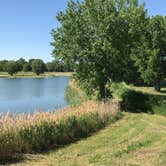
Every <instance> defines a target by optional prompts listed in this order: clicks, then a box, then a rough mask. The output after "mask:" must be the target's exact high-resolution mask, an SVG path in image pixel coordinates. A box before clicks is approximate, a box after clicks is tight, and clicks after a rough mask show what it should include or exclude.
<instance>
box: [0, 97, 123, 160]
mask: <svg viewBox="0 0 166 166" xmlns="http://www.w3.org/2000/svg"><path fill="white" fill-rule="evenodd" d="M119 117H120V116H119V104H118V101H117V100H112V101H108V102H106V103H104V102H96V101H86V102H84V103H82V104H81V105H80V106H78V107H74V108H72V107H67V108H65V109H63V110H59V111H56V112H35V113H34V114H28V115H25V114H21V115H20V114H19V115H11V114H10V113H7V114H6V115H1V116H0V160H1V161H4V160H8V159H11V158H13V157H15V156H17V155H18V154H19V155H20V154H24V153H35V152H42V151H46V150H49V149H52V148H59V147H61V146H64V145H66V144H69V143H71V142H74V141H77V140H79V139H80V138H82V137H87V136H88V135H90V134H92V133H94V132H96V131H97V130H99V129H101V128H103V127H104V126H105V125H106V124H107V123H109V122H111V121H114V120H116V119H118V118H119Z"/></svg>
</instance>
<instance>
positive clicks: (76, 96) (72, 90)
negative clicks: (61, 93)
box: [65, 81, 89, 107]
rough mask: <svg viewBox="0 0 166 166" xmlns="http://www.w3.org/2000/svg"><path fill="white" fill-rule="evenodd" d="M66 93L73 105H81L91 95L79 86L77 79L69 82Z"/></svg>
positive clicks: (70, 103)
mask: <svg viewBox="0 0 166 166" xmlns="http://www.w3.org/2000/svg"><path fill="white" fill-rule="evenodd" d="M65 93H66V99H67V101H68V102H69V105H70V106H72V107H76V106H79V105H81V104H82V103H83V102H85V101H87V100H88V99H89V97H88V96H87V95H86V94H85V93H84V92H83V91H82V90H81V89H80V88H79V87H78V86H77V84H76V82H75V81H70V82H69V85H68V86H67V88H66V91H65Z"/></svg>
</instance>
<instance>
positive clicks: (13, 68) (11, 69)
mask: <svg viewBox="0 0 166 166" xmlns="http://www.w3.org/2000/svg"><path fill="white" fill-rule="evenodd" d="M7 72H8V73H9V74H10V75H13V74H15V73H17V72H18V66H17V63H16V62H15V61H9V62H8V63H7Z"/></svg>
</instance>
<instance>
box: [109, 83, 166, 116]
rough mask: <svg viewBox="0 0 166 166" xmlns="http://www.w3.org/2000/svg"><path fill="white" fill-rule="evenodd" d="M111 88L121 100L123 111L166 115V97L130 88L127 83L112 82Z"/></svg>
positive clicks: (114, 94)
mask: <svg viewBox="0 0 166 166" xmlns="http://www.w3.org/2000/svg"><path fill="white" fill-rule="evenodd" d="M110 90H111V91H112V93H113V96H114V97H115V98H118V99H119V100H120V101H121V109H122V111H127V112H133V113H140V112H145V113H153V114H160V115H165V116H166V109H165V108H166V97H165V96H162V95H155V94H150V93H143V92H141V91H136V90H132V89H130V88H128V87H127V86H126V84H125V83H112V85H111V88H110Z"/></svg>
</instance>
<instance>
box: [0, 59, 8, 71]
mask: <svg viewBox="0 0 166 166" xmlns="http://www.w3.org/2000/svg"><path fill="white" fill-rule="evenodd" d="M7 63H8V61H7V60H2V61H0V71H2V72H6V71H7Z"/></svg>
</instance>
